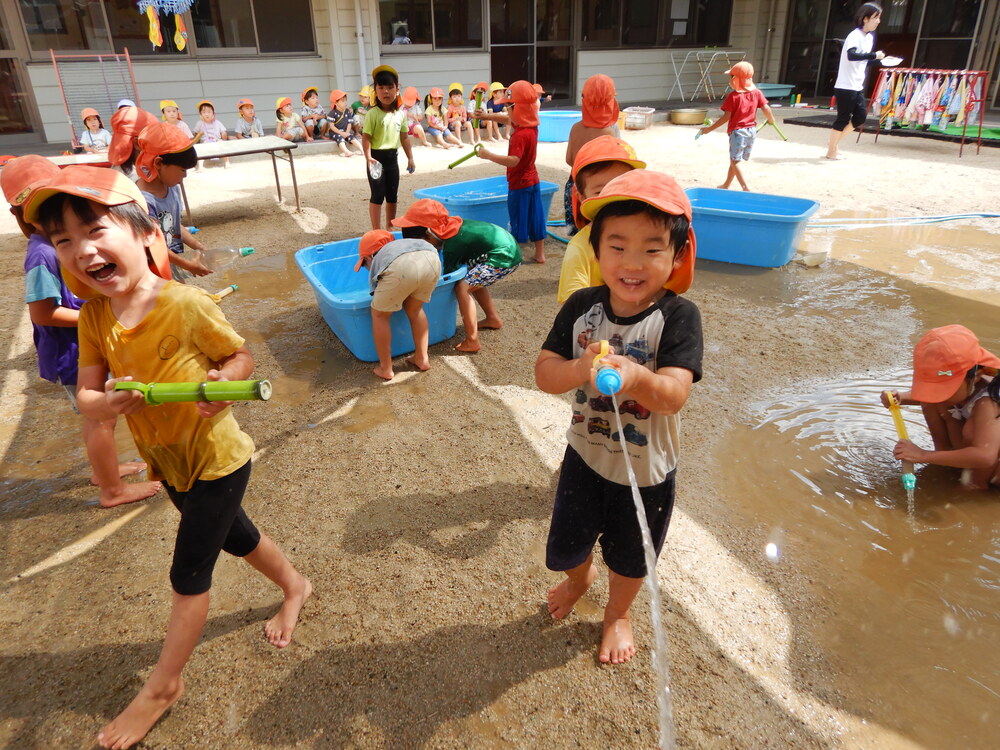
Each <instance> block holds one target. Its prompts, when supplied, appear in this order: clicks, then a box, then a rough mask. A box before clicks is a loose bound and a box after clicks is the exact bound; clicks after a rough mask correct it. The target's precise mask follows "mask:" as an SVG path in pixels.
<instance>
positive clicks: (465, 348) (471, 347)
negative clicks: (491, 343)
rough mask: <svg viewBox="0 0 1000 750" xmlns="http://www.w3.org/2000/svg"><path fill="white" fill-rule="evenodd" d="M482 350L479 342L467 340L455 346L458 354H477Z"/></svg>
mask: <svg viewBox="0 0 1000 750" xmlns="http://www.w3.org/2000/svg"><path fill="white" fill-rule="evenodd" d="M479 349H480V347H479V342H478V341H469V340H468V339H465V340H464V341H460V342H459V343H457V344H455V351H456V352H465V353H466V354H475V353H476V352H478V351H479Z"/></svg>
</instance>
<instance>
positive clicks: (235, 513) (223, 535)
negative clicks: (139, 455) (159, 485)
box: [163, 461, 260, 596]
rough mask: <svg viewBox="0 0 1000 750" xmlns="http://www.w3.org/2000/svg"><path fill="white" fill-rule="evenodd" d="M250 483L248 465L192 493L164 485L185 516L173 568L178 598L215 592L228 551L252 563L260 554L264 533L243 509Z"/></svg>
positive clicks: (201, 484)
mask: <svg viewBox="0 0 1000 750" xmlns="http://www.w3.org/2000/svg"><path fill="white" fill-rule="evenodd" d="M249 481H250V461H247V462H246V463H245V464H243V466H241V467H240V468H239V469H237V470H236V471H234V472H233V473H232V474H228V475H226V476H224V477H221V478H219V479H211V480H203V479H199V480H197V481H196V482H195V483H194V484H193V485H191V489H189V490H188V491H187V492H178V491H177V490H175V489H174V488H173V487H171V486H170V485H169V484H167V483H166V482H164V483H163V486H164V487H165V488H166V490H167V494H168V495H170V501H171V502H172V503H173V504H174V506H175V507H176V508H177V510H179V511H180V512H181V522H180V524H179V525H178V526H177V540H176V541H175V542H174V561H173V563H172V564H171V566H170V585H171V586H173V589H174V591H176V592H177V593H178V594H181V595H184V596H194V595H196V594H204V593H205V592H206V591H208V590H209V589H210V588H212V571H214V570H215V562H216V560H218V559H219V553H220V552H222V551H223V550H225V551H226V552H228V553H229V554H230V555H235V556H236V557H246V556H247V555H249V554H250V553H251V552H253V551H254V550H255V549H257V544H258V543H259V542H260V532H259V531H257V527H256V526H254V525H253V521H251V520H250V519H249V518H247V514H246V513H245V512H244V511H243V508H242V507H241V503H242V502H243V493H244V492H245V491H246V488H247V483H248V482H249Z"/></svg>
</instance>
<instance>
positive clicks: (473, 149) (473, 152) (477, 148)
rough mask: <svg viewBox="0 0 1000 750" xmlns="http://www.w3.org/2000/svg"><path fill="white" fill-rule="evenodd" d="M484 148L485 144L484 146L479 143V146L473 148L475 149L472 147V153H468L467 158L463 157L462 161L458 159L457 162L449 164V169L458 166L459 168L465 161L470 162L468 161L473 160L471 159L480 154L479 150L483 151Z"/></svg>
mask: <svg viewBox="0 0 1000 750" xmlns="http://www.w3.org/2000/svg"><path fill="white" fill-rule="evenodd" d="M482 147H483V144H482V143H477V144H476V145H475V146H473V147H472V151H470V152H469V153H467V154H466V155H465V156H463V157H462V158H461V159H456V160H455V161H453V162H452V163H451V164H449V165H448V169H454V168H455V167H457V166H458V165H459V164H461V163H462V162H463V161H468V160H469V159H471V158H472V157H473V156H475V155H476V154H478V153H479V150H480V149H481V148H482Z"/></svg>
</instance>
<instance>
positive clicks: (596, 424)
mask: <svg viewBox="0 0 1000 750" xmlns="http://www.w3.org/2000/svg"><path fill="white" fill-rule="evenodd" d="M595 432H599V433H600V434H602V435H604V437H611V424H610V423H609V422H608V420H606V419H601V418H600V417H591V418H590V421H589V422H587V434H588V435H593V434H594V433H595Z"/></svg>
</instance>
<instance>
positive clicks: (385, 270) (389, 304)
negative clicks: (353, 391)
mask: <svg viewBox="0 0 1000 750" xmlns="http://www.w3.org/2000/svg"><path fill="white" fill-rule="evenodd" d="M358 256H359V258H358V263H357V265H356V266H354V270H355V271H360V270H361V267H362V266H365V267H366V268H367V269H368V289H369V291H370V292H371V295H372V304H371V308H372V337H373V338H374V340H375V351H376V352H378V367H376V368H375V369H374V370H372V372H374V373H375V374H376V375H377V376H378V377H380V378H382V379H383V380H392V379H393V377H395V373H394V372H393V371H392V324H391V320H390V319H391V318H392V314H393V313H394V312H396V311H397V310H403V311H404V312H405V313H406V317H407V318H409V319H410V329H411V330H412V331H413V347H414V351H413V354H412V355H411V356H409V357H407V358H406V361H407V362H408V363H409V364H411V365H413V366H414V367H416V368H417V369H418V370H421V371H426V370H429V369H430V368H431V363H430V359H429V358H428V356H427V343H428V340H429V338H430V326H429V324H428V322H427V314H426V313H425V312H424V303H425V302H430V301H431V295H432V294H433V293H434V287H436V286H437V283H438V281H439V280H440V278H441V259H440V258H439V257H438V251H437V249H436V248H435V247H434V246H433V245H431V244H430V243H429V242H427V241H426V240H424V239H416V238H403V239H401V240H397V239H396V238H395V237H393V236H392V233H391V232H387V231H386V230H384V229H373V230H372V231H370V232H365V234H364V235H362V237H361V242H360V243H359V244H358Z"/></svg>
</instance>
